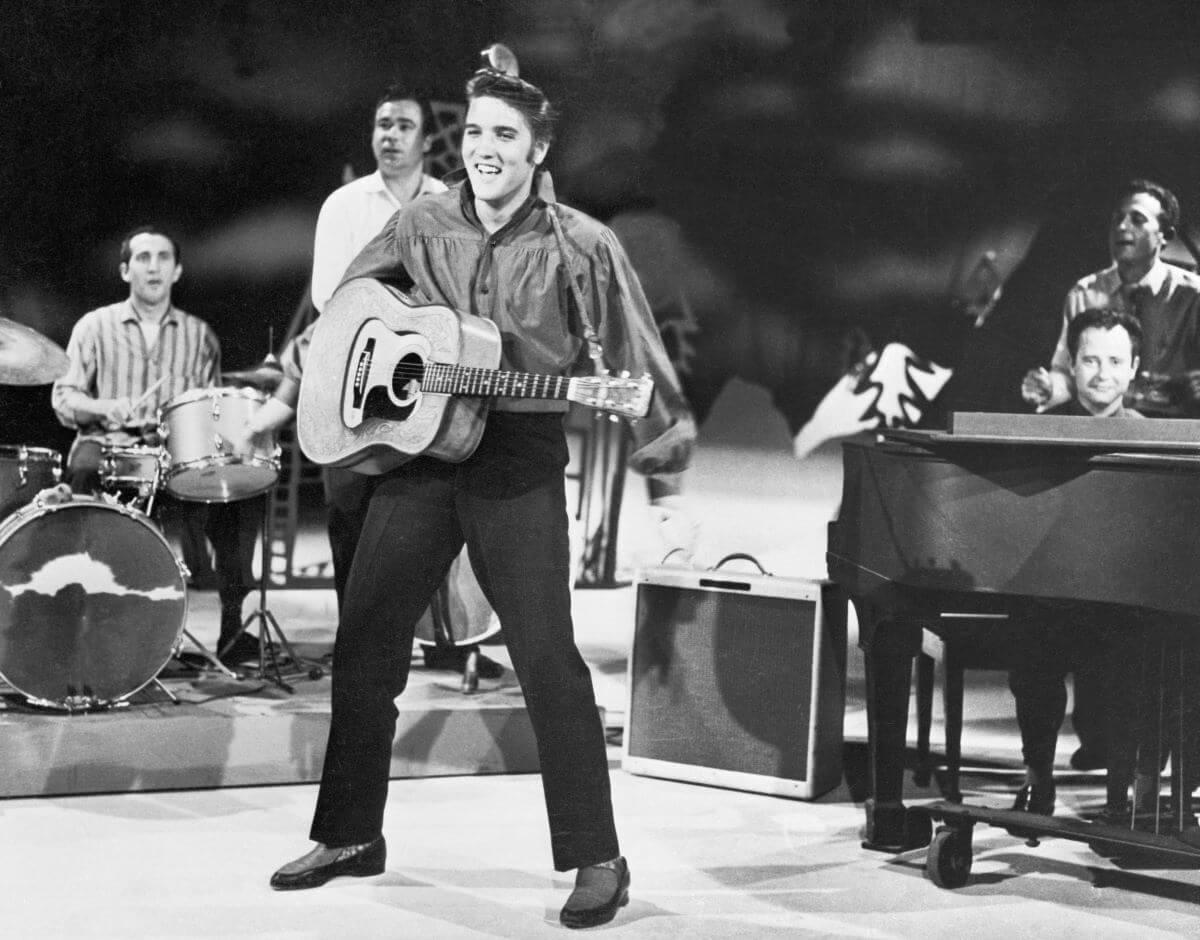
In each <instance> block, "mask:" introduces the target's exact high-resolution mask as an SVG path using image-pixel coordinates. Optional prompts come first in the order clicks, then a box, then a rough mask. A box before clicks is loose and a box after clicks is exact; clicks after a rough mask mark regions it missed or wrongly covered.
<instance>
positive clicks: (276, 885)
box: [271, 865, 387, 891]
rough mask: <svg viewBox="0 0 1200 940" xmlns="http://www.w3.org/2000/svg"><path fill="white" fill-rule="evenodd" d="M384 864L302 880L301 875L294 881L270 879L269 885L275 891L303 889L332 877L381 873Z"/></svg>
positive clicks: (324, 882) (323, 882)
mask: <svg viewBox="0 0 1200 940" xmlns="http://www.w3.org/2000/svg"><path fill="white" fill-rule="evenodd" d="M386 870H387V869H386V867H385V866H382V865H381V866H380V867H379V868H378V869H374V868H372V869H368V870H366V871H339V872H337V873H336V874H333V875H328V876H323V875H322V876H318V877H317V878H314V879H309V880H304V878H303V876H297V880H296V881H278V882H277V881H276V880H275V878H272V879H271V887H272V888H273V889H274V890H275V891H303V890H305V889H306V888H319V887H321V885H324V884H329V882H331V881H333V879H334V878H370V877H372V876H373V875H382V874H383V873H384V871H386Z"/></svg>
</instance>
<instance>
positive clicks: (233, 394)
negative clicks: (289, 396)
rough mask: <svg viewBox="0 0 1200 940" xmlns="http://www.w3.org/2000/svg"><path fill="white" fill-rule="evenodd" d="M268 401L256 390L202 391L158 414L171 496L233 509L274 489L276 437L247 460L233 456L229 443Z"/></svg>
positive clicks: (169, 404) (184, 396) (175, 400)
mask: <svg viewBox="0 0 1200 940" xmlns="http://www.w3.org/2000/svg"><path fill="white" fill-rule="evenodd" d="M266 400H267V395H266V394H264V393H263V392H260V391H258V390H257V389H253V388H198V389H193V390H192V391H190V392H184V393H183V394H182V395H176V396H175V397H174V398H172V399H171V400H170V401H169V402H167V403H166V404H165V405H164V406H163V407H162V410H161V411H160V412H159V424H160V432H161V434H162V436H163V444H164V446H165V447H166V451H167V458H168V466H167V471H166V477H165V479H164V486H165V487H166V489H167V491H168V492H169V493H171V494H172V495H173V496H177V497H178V498H179V499H186V500H192V501H194V502H200V503H230V502H234V501H235V500H239V499H248V498H249V497H251V496H258V495H260V494H262V493H265V492H266V491H267V490H269V489H270V488H271V487H272V486H274V485H275V481H276V480H278V479H279V445H278V444H277V443H276V442H275V439H274V437H273V436H272V437H271V442H270V445H269V446H267V447H256V448H255V449H254V450H253V451H252V452H251V453H250V454H248V455H238V454H235V453H233V450H232V445H231V443H230V442H231V440H232V439H233V438H234V437H236V436H237V435H238V434H239V433H240V432H241V429H242V427H243V426H244V425H245V423H246V420H247V419H248V418H249V417H250V416H251V415H253V414H254V413H255V412H257V411H258V409H259V408H261V407H262V405H263V402H264V401H266Z"/></svg>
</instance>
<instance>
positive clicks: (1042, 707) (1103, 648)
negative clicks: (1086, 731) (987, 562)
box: [1008, 309, 1142, 816]
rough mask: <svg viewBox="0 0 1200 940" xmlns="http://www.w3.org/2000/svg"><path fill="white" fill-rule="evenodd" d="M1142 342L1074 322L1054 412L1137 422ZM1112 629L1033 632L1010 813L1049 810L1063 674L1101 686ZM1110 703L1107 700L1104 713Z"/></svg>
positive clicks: (1123, 332) (1085, 318)
mask: <svg viewBox="0 0 1200 940" xmlns="http://www.w3.org/2000/svg"><path fill="white" fill-rule="evenodd" d="M1141 341H1142V329H1141V325H1140V324H1139V323H1138V321H1137V320H1135V319H1134V318H1133V317H1131V316H1130V315H1129V314H1126V313H1118V312H1113V311H1110V310H1099V309H1088V310H1084V311H1083V312H1082V313H1080V314H1078V315H1077V316H1075V317H1074V318H1073V319H1072V320H1071V322H1070V324H1069V326H1068V328H1067V348H1068V351H1069V353H1070V357H1071V370H1072V379H1073V384H1074V387H1075V397H1074V398H1073V399H1072V400H1071V401H1070V402H1068V403H1067V404H1065V405H1061V406H1059V407H1058V408H1054V409H1052V410H1051V412H1049V413H1052V414H1068V415H1079V416H1084V417H1086V416H1093V417H1101V418H1141V417H1142V415H1141V414H1139V413H1138V412H1137V411H1135V410H1134V409H1132V408H1129V407H1126V405H1125V395H1126V393H1127V392H1128V390H1129V386H1130V383H1131V382H1132V381H1133V378H1134V376H1135V375H1137V369H1138V354H1139V351H1140V347H1141ZM1113 626H1114V625H1111V624H1103V623H1078V622H1073V621H1071V619H1070V618H1066V619H1065V620H1060V621H1058V622H1054V623H1047V624H1045V625H1043V626H1042V627H1041V628H1040V629H1039V631H1038V635H1039V644H1038V645H1039V649H1038V650H1037V659H1036V661H1033V662H1030V663H1027V664H1024V665H1022V666H1021V667H1020V668H1017V669H1013V670H1011V671H1010V672H1009V676H1008V684H1009V688H1010V689H1011V690H1012V693H1013V697H1014V698H1015V699H1016V705H1017V726H1018V727H1019V728H1020V730H1021V751H1022V756H1023V757H1024V761H1025V783H1024V785H1023V786H1022V787H1021V789H1020V790H1019V791H1018V793H1017V798H1016V801H1015V802H1014V803H1013V809H1016V810H1023V811H1025V812H1030V813H1040V814H1042V815H1045V816H1049V815H1052V814H1053V812H1054V800H1055V787H1054V752H1055V746H1056V744H1057V741H1058V732H1059V728H1060V727H1061V726H1062V722H1063V718H1064V717H1065V716H1066V707H1067V692H1066V685H1065V682H1066V676H1067V673H1068V672H1075V673H1076V681H1077V684H1078V678H1079V675H1080V674H1083V675H1086V676H1087V677H1088V678H1089V680H1091V681H1092V682H1095V683H1096V685H1097V686H1098V688H1100V689H1104V688H1106V687H1107V688H1111V685H1110V684H1109V683H1107V682H1105V681H1104V675H1105V671H1106V667H1107V662H1106V660H1111V657H1110V656H1109V655H1108V654H1109V651H1110V650H1111V649H1112V648H1113V644H1112V642H1111V637H1110V636H1109V635H1108V634H1109V631H1110V629H1111V628H1112V627H1113ZM1114 701H1115V699H1114V698H1113V697H1108V698H1107V702H1108V705H1109V708H1106V707H1105V705H1104V704H1103V703H1102V704H1101V705H1100V710H1101V711H1102V712H1103V711H1108V710H1110V709H1111V704H1112V703H1113V702H1114ZM1088 717H1089V719H1090V720H1091V722H1092V724H1093V725H1094V726H1096V732H1095V737H1099V738H1103V737H1104V733H1103V729H1104V727H1105V726H1106V725H1107V724H1108V720H1107V719H1108V716H1107V715H1104V714H1100V715H1090V716H1088Z"/></svg>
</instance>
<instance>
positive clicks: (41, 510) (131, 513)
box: [0, 496, 190, 712]
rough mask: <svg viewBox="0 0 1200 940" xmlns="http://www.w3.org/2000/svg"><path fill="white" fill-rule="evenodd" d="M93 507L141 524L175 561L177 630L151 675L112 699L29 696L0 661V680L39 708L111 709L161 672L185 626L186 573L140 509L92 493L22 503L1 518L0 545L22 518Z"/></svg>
mask: <svg viewBox="0 0 1200 940" xmlns="http://www.w3.org/2000/svg"><path fill="white" fill-rule="evenodd" d="M94 506H99V507H101V508H103V509H110V510H112V511H113V512H117V513H120V514H121V515H123V516H127V517H128V518H130V519H133V520H134V521H135V522H139V523H141V525H142V527H143V528H145V529H148V530H149V531H150V532H151V533H152V534H153V535H154V537H155V538H156V539H158V541H159V542H160V543H161V544H162V546H163V547H164V548H166V550H167V554H168V555H169V556H170V557H171V559H172V560H173V561H174V562H175V573H176V575H177V576H178V577H179V585H180V588H181V593H182V598H183V601H182V602H183V617H182V618H181V619H180V623H179V626H178V629H177V630H176V631H175V634H174V636H173V637H172V638H171V647H170V650H169V651H168V653H167V656H166V658H165V659H164V660H163V661H162V662H161V663H160V664H159V666H158V667H157V668H156V669H155V670H154V672H153V674H152V675H151V676H150V677H149V678H148V679H146V680H145V681H144V682H142V683H140V684H139V685H138V686H137V687H136V688H134V689H130V690H129V691H128V692H124V693H122V694H121V695H118V696H117V697H116V698H90V699H88V700H87V701H86V704H82V705H79V706H73V705H71V704H68V703H67V702H65V701H60V700H54V699H46V698H43V697H42V696H40V695H31V694H30V693H28V692H26V691H25V690H24V689H22V688H21V687H20V686H19V685H17V684H16V683H15V682H13V681H12V679H10V678H9V677H8V675H7V674H6V673H5V671H4V664H3V663H2V662H0V679H3V680H4V681H5V682H7V683H8V685H9V686H10V687H12V688H13V689H15V690H16V691H17V692H19V693H20V694H21V695H22V696H24V697H25V700H26V701H27V702H31V703H33V704H35V705H40V706H41V707H43V708H52V709H56V710H58V711H67V712H72V711H87V710H89V709H103V708H111V707H112V706H114V705H116V704H118V703H119V702H123V701H124V700H125V699H127V698H129V697H130V696H132V695H136V694H137V693H138V692H140V691H141V690H142V689H144V688H145V687H146V686H148V685H149V684H150V683H151V682H153V681H154V680H155V679H156V678H158V675H159V673H161V672H162V671H163V669H164V668H165V667H166V665H167V663H169V662H170V661H171V659H172V657H173V656H174V655H175V653H176V651H177V650H178V649H179V648H180V647H181V646H182V645H183V633H184V631H185V630H186V629H187V621H188V604H189V601H190V598H189V596H188V590H187V576H186V575H185V574H184V569H183V566H182V564H181V562H180V560H179V559H178V558H177V557H176V555H175V552H174V551H173V550H172V548H171V543H170V542H168V541H167V539H166V537H165V536H164V535H163V534H162V532H161V531H160V530H159V528H158V526H157V525H155V524H154V521H153V520H152V519H150V517H149V516H147V515H146V514H145V513H144V512H139V511H138V510H136V509H133V508H131V507H129V506H126V505H124V504H121V503H117V504H113V503H110V502H108V501H107V500H105V499H101V498H99V497H96V496H75V497H73V498H72V499H70V500H67V501H65V502H61V503H29V504H28V505H26V506H22V507H21V508H20V509H18V510H16V511H15V512H13V513H11V514H10V515H8V516H7V517H6V518H5V519H3V520H0V546H3V544H4V542H5V541H6V540H7V539H8V537H9V536H10V535H11V534H12V533H13V532H15V531H16V530H17V529H19V528H21V525H23V524H24V522H25V520H26V518H29V519H34V518H37V517H39V516H42V515H50V514H53V513H55V512H61V511H62V510H64V509H68V508H72V507H75V508H85V507H94Z"/></svg>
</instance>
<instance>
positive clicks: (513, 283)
mask: <svg viewBox="0 0 1200 940" xmlns="http://www.w3.org/2000/svg"><path fill="white" fill-rule="evenodd" d="M550 212H556V213H558V216H559V221H560V223H561V226H562V231H563V236H564V241H565V244H566V257H565V258H564V257H563V253H562V252H561V251H560V249H559V245H558V240H557V238H556V237H555V233H554V229H553V226H552V223H551V221H550V217H549V213H550ZM354 277H373V278H377V279H379V280H382V281H386V282H389V283H392V284H394V285H395V286H397V287H398V288H400V289H401V290H403V291H405V292H406V293H407V294H408V295H409V296H410V297H411V298H412V300H413V302H415V303H418V304H421V303H428V304H442V305H444V306H447V307H450V308H452V309H454V310H456V311H458V312H459V314H460V315H464V316H477V317H486V318H487V319H489V320H491V321H492V322H494V323H495V324H496V326H497V327H499V330H500V335H501V341H502V354H501V368H502V369H506V370H513V371H520V372H533V373H542V374H547V373H548V374H552V375H568V374H570V375H581V374H589V373H590V371H591V370H590V360H589V359H588V357H587V354H586V343H585V341H584V338H583V337H584V329H583V321H582V319H581V317H580V312H579V311H578V310H577V309H576V306H575V301H574V298H573V297H572V291H571V289H570V285H569V282H568V281H567V280H566V279H567V278H568V277H572V278H574V279H575V281H576V282H577V284H578V285H579V288H580V290H581V292H582V297H583V300H584V303H585V304H586V305H587V306H588V307H589V310H588V315H589V316H590V319H591V321H592V324H593V325H594V327H595V329H596V332H597V334H598V335H599V339H600V342H601V345H602V347H603V351H604V359H605V363H606V365H607V367H608V368H609V369H610V370H612V371H614V372H620V371H628V372H629V373H630V374H631V375H633V376H640V375H643V374H649V375H650V377H651V378H652V379H653V380H654V383H655V389H654V397H653V400H652V403H651V410H650V413H649V414H648V415H647V416H646V417H645V418H643V419H641V420H639V421H637V422H635V423H634V424H633V426H632V434H633V441H634V448H633V452H632V454H631V455H630V460H629V463H630V466H631V467H633V469H635V470H637V471H638V472H640V473H645V474H654V475H656V476H663V475H671V474H675V473H678V472H680V471H682V470H683V469H684V468H685V467H686V466H687V464H688V462H689V460H690V458H691V452H692V447H693V445H694V443H695V439H696V425H695V420H694V419H693V417H692V414H691V410H690V409H689V408H688V406H687V403H686V401H685V400H684V397H683V393H682V391H681V389H680V385H679V379H678V376H677V375H676V374H675V370H674V368H673V367H672V365H671V362H670V359H669V358H668V356H667V353H666V351H665V349H664V348H663V344H662V339H661V337H660V336H659V333H658V328H657V326H656V325H655V322H654V318H653V315H652V313H651V311H650V306H649V304H648V303H647V302H646V297H645V294H644V293H643V292H642V288H641V285H640V283H639V282H638V278H637V275H636V273H635V272H634V270H633V266H632V265H631V264H630V261H629V258H628V257H627V255H626V254H625V251H624V249H623V248H622V247H621V244H620V242H619V241H618V240H617V237H616V236H615V235H614V234H613V232H612V231H611V230H610V229H609V228H608V227H607V226H605V225H603V224H601V223H600V222H598V221H596V220H595V219H593V218H591V217H590V216H587V215H585V214H584V213H582V212H579V211H576V210H574V209H570V208H567V207H566V206H563V205H561V204H559V203H548V202H546V201H544V200H543V199H542V198H540V197H539V196H537V195H533V194H531V195H530V197H529V199H528V200H526V202H525V203H524V204H523V205H522V206H521V207H520V209H518V210H517V212H516V213H514V215H513V217H512V218H511V219H510V220H509V222H508V223H507V224H506V225H505V226H504V227H503V228H501V229H500V230H498V231H496V232H493V233H488V232H487V230H486V229H484V228H483V226H482V225H481V224H480V222H479V219H478V217H477V216H476V214H475V207H474V197H473V195H472V193H471V191H470V186H469V183H463V184H462V186H460V187H455V188H453V189H450V190H449V191H448V192H446V193H442V194H438V195H433V196H427V197H424V198H422V199H419V200H416V201H414V202H412V203H410V204H409V205H407V206H405V207H404V208H403V209H401V210H400V211H399V212H398V213H397V214H396V215H395V216H393V217H392V218H391V219H390V220H389V221H388V223H387V224H386V225H385V226H384V228H383V230H382V231H381V232H380V233H379V234H378V235H376V236H375V238H374V239H372V240H371V241H370V242H369V243H368V244H367V246H366V247H365V248H364V249H363V250H362V252H361V253H360V254H359V255H358V257H357V258H355V260H354V261H353V262H351V264H350V266H349V268H348V269H347V271H346V279H350V278H354ZM494 407H496V408H497V409H501V410H509V411H550V410H562V409H564V408H565V407H566V404H565V403H564V402H559V401H551V400H535V399H508V398H502V399H498V400H497V402H496V403H495V406H494Z"/></svg>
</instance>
